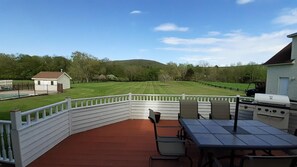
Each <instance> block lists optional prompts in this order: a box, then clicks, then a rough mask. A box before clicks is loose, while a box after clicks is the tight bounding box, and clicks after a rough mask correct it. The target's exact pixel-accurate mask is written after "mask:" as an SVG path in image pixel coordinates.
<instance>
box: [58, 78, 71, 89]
mask: <svg viewBox="0 0 297 167" xmlns="http://www.w3.org/2000/svg"><path fill="white" fill-rule="evenodd" d="M58 83H61V84H63V89H70V79H69V78H68V77H67V76H66V75H62V76H61V77H60V78H58Z"/></svg>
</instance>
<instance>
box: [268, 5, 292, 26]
mask: <svg viewBox="0 0 297 167" xmlns="http://www.w3.org/2000/svg"><path fill="white" fill-rule="evenodd" d="M273 23H275V24H281V25H285V26H286V25H293V24H297V8H295V9H284V12H283V13H282V14H281V15H280V16H278V17H277V18H275V19H274V20H273Z"/></svg>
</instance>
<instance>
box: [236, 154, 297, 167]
mask: <svg viewBox="0 0 297 167" xmlns="http://www.w3.org/2000/svg"><path fill="white" fill-rule="evenodd" d="M296 162H297V156H296V155H294V156H245V157H243V158H241V161H240V167H263V166H269V167H280V166H281V167H294V166H295V165H296Z"/></svg>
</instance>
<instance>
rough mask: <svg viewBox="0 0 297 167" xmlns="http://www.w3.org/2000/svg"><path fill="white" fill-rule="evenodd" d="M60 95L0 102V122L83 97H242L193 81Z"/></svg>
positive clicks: (89, 86)
mask: <svg viewBox="0 0 297 167" xmlns="http://www.w3.org/2000/svg"><path fill="white" fill-rule="evenodd" d="M71 87H72V88H71V89H69V90H66V91H65V92H64V93H61V94H51V95H47V96H37V97H29V98H23V99H16V100H8V101H0V119H9V111H12V110H20V111H27V110H29V109H34V108H37V107H41V106H45V105H48V104H52V103H55V102H59V101H62V100H64V99H65V98H66V97H71V98H73V99H76V98H85V97H97V96H105V95H117V94H127V93H134V94H183V93H184V94H188V95H237V94H240V95H243V94H244V92H239V91H232V90H227V89H222V88H216V87H211V86H206V85H202V84H200V83H197V82H185V81H182V82H175V81H173V82H165V83H164V82H158V81H156V82H155V81H154V82H101V83H81V84H72V85H71Z"/></svg>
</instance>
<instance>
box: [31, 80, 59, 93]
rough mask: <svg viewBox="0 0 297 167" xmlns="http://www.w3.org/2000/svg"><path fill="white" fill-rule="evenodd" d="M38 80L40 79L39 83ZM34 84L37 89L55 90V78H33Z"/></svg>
mask: <svg viewBox="0 0 297 167" xmlns="http://www.w3.org/2000/svg"><path fill="white" fill-rule="evenodd" d="M38 81H40V85H38ZM51 81H53V85H51ZM34 84H35V90H37V91H40V90H42V91H57V81H56V80H34Z"/></svg>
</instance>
